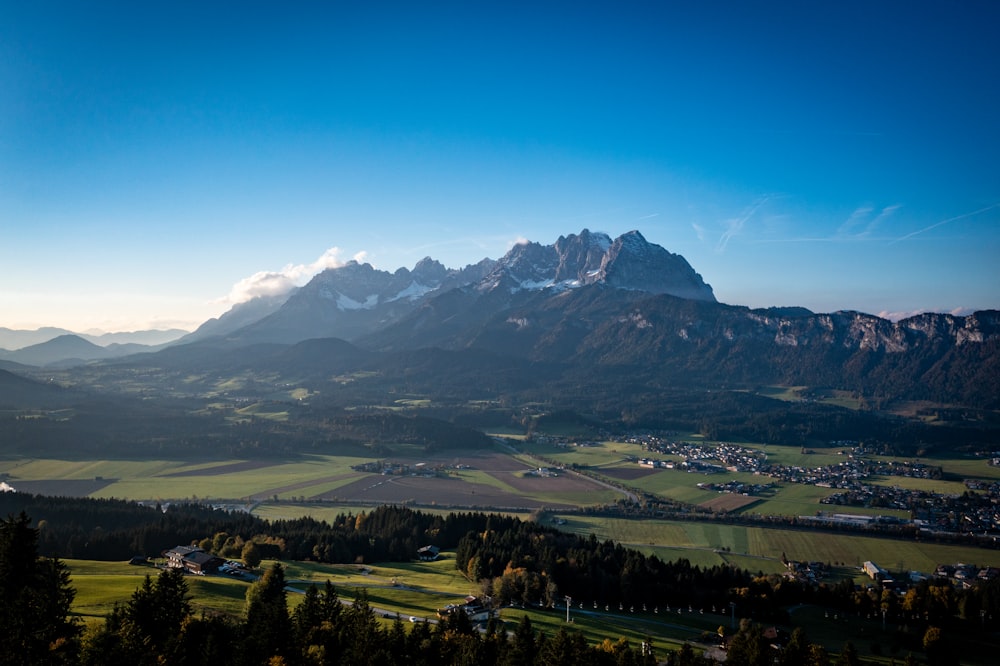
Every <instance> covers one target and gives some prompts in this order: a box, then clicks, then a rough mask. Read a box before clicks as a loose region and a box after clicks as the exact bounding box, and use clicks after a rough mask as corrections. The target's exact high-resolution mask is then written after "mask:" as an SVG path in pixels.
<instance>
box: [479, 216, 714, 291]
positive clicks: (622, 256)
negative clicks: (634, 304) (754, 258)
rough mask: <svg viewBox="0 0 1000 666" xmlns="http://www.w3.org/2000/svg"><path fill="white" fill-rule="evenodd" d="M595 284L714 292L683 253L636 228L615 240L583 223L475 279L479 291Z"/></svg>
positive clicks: (519, 249) (518, 250) (514, 253)
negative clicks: (576, 230)
mask: <svg viewBox="0 0 1000 666" xmlns="http://www.w3.org/2000/svg"><path fill="white" fill-rule="evenodd" d="M591 284H606V285H608V286H611V287H615V288H617V289H628V290H633V291H642V292H647V293H650V294H670V295H673V296H679V297H681V298H690V299H694V300H700V301H711V302H715V294H713V293H712V288H711V287H710V286H709V285H707V284H706V283H705V282H704V280H702V278H701V276H700V275H698V273H696V272H695V271H694V269H693V268H691V265H690V264H688V262H687V261H686V260H685V259H684V257H682V256H680V255H677V254H672V253H670V252H668V251H667V250H665V249H663V248H662V247H660V246H659V245H656V244H653V243H649V242H648V241H647V240H646V239H645V238H643V236H642V234H640V233H639V232H638V231H630V232H628V233H627V234H623V235H622V236H619V237H618V238H616V239H615V240H614V241H612V240H611V238H610V237H609V236H608V235H607V234H603V233H599V232H596V233H595V232H591V231H588V230H587V229H584V230H583V231H582V232H580V234H570V235H569V236H560V237H559V239H558V240H557V241H556V242H555V243H554V244H553V245H540V244H538V243H523V244H519V245H516V246H515V247H513V248H511V250H510V251H509V252H508V253H507V254H506V255H505V256H504V257H503V258H502V259H500V260H499V261H498V262H497V265H496V267H495V268H494V270H493V271H492V272H491V273H490V274H489V275H488V276H486V278H485V279H484V280H483V281H482V282H481V283H480V284H479V285H477V289H478V290H479V291H482V292H485V291H491V290H496V289H504V290H507V291H509V292H511V293H515V292H517V291H522V290H541V289H552V290H565V289H574V288H577V287H581V286H585V285H591Z"/></svg>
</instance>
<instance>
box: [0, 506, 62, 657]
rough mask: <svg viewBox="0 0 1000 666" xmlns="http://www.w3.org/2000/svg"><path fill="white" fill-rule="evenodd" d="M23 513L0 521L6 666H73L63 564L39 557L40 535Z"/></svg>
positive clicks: (0, 615)
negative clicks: (53, 665)
mask: <svg viewBox="0 0 1000 666" xmlns="http://www.w3.org/2000/svg"><path fill="white" fill-rule="evenodd" d="M30 523H31V519H30V518H28V516H27V514H25V513H24V512H21V514H20V515H19V516H17V517H16V518H15V517H13V516H11V517H9V518H7V519H5V520H0V599H2V600H3V603H0V645H2V646H3V648H2V651H3V658H4V659H5V663H7V664H11V665H12V666H18V665H20V664H24V665H26V666H27V665H29V664H61V663H72V662H73V661H74V660H75V658H76V655H77V652H78V648H79V643H78V639H79V635H80V631H81V629H80V626H79V624H77V623H76V622H75V621H74V620H72V619H71V618H70V617H69V612H70V605H71V604H72V603H73V598H74V596H75V594H76V592H75V590H74V589H73V587H72V586H71V585H70V582H69V572H68V571H67V569H66V565H65V564H63V563H62V562H60V561H59V560H50V559H44V558H39V557H38V530H37V529H35V528H32V527H31V526H30Z"/></svg>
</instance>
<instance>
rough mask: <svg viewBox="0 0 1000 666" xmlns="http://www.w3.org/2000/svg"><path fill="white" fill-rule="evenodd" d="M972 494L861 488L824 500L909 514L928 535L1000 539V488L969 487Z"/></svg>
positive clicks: (862, 486)
mask: <svg viewBox="0 0 1000 666" xmlns="http://www.w3.org/2000/svg"><path fill="white" fill-rule="evenodd" d="M966 487H968V488H970V492H965V493H961V494H944V493H935V492H931V491H928V490H916V489H910V488H899V487H895V486H876V485H872V484H858V485H857V486H856V487H854V488H851V489H849V490H845V491H843V492H840V493H836V494H834V495H831V496H829V497H827V498H825V499H823V500H822V502H823V503H825V504H834V505H840V506H862V507H868V508H889V509H900V510H905V511H909V513H910V518H911V519H912V521H913V522H914V523H915V524H916V525H918V526H919V527H920V529H921V530H922V531H923V532H925V533H928V534H942V535H944V534H973V535H977V536H985V537H991V536H992V537H993V538H994V539H1000V484H998V483H990V484H984V483H980V482H971V483H966Z"/></svg>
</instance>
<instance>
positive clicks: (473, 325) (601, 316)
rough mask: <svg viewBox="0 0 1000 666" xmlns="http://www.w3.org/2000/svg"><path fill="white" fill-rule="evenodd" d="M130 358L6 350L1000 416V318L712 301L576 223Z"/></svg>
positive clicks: (182, 365)
mask: <svg viewBox="0 0 1000 666" xmlns="http://www.w3.org/2000/svg"><path fill="white" fill-rule="evenodd" d="M69 337H71V336H69ZM95 350H100V351H99V352H98V351H95ZM135 351H136V349H135V348H134V347H128V348H125V347H122V348H117V349H115V350H113V351H108V350H107V349H106V348H100V347H96V346H95V345H92V344H91V343H90V342H86V341H83V340H71V339H68V337H67V336H62V337H60V338H58V339H56V340H51V341H49V342H46V343H42V345H35V346H34V347H33V348H30V349H26V350H18V351H16V352H8V353H5V354H4V355H3V356H4V358H7V359H9V360H10V361H18V360H19V358H20V359H21V361H19V362H25V363H29V364H32V365H47V364H49V363H56V364H60V365H72V366H74V368H75V369H74V370H72V371H70V374H71V375H72V376H73V378H72V380H71V381H70V383H74V384H77V385H82V384H88V383H91V384H100V385H102V386H106V387H111V388H113V387H114V386H115V385H119V384H121V383H122V379H123V378H128V380H129V382H136V381H139V378H143V377H146V378H149V381H148V382H147V385H146V388H151V389H154V390H155V389H157V388H158V386H157V385H156V383H157V382H159V384H160V386H162V384H163V383H164V382H166V381H172V384H171V385H170V391H171V392H172V393H176V394H187V395H204V394H206V393H208V392H210V391H213V390H215V384H213V383H211V382H215V383H219V382H222V381H223V380H222V379H221V378H220V375H222V374H228V375H230V376H232V375H234V374H237V373H249V374H253V376H254V377H255V378H260V377H267V378H268V380H271V379H272V378H274V379H277V380H279V381H284V382H307V383H308V384H309V388H315V389H316V390H317V391H318V392H319V393H320V394H322V395H330V394H333V393H336V392H337V391H338V390H340V389H341V388H343V387H345V386H349V388H350V390H351V391H353V392H355V393H356V394H357V395H360V396H363V399H365V398H367V396H368V395H370V394H374V393H379V394H381V395H386V394H392V393H397V394H398V393H406V392H407V391H409V390H419V391H424V392H426V391H427V388H428V386H430V387H431V388H432V393H433V394H434V396H435V397H437V396H439V395H445V396H452V397H454V396H465V397H467V398H469V399H486V400H488V399H494V398H496V397H498V396H504V397H505V398H509V399H510V400H512V401H519V400H525V399H532V400H534V399H535V397H534V395H532V396H528V395H526V394H524V393H522V392H523V391H525V390H529V391H534V393H535V394H537V393H543V394H547V395H549V396H553V398H554V399H555V400H559V398H560V395H561V394H562V393H563V392H564V391H565V390H566V389H567V387H570V388H571V389H572V390H577V389H578V390H579V392H580V393H581V394H583V395H588V394H598V393H601V392H602V391H604V389H603V388H602V387H604V386H606V385H607V384H608V382H609V381H611V382H620V381H621V380H623V379H624V378H628V381H629V384H630V386H632V387H635V388H636V389H637V390H639V391H640V392H642V391H646V392H647V393H650V394H655V393H656V392H659V391H662V390H663V389H664V388H665V387H680V388H684V389H695V390H705V389H710V390H720V389H725V390H730V389H736V390H748V389H749V390H753V389H755V388H757V387H759V386H761V385H771V384H778V385H784V386H789V385H792V386H808V387H824V388H828V389H831V390H839V391H847V392H850V393H851V394H852V395H853V396H854V397H855V398H857V399H860V400H862V401H863V403H864V406H865V407H866V408H873V409H880V408H882V407H883V406H884V405H886V404H888V403H889V402H891V401H893V400H924V401H933V402H936V403H940V404H948V405H952V406H958V407H973V408H977V409H987V410H990V409H996V408H997V407H998V406H1000V312H997V311H995V310H988V311H981V312H976V313H974V314H971V315H969V316H964V317H962V316H955V315H950V314H931V313H928V314H921V315H917V316H914V317H910V318H907V319H903V320H901V321H898V322H892V321H889V320H886V319H882V318H880V317H877V316H873V315H869V314H864V313H861V312H853V311H840V312H834V313H825V314H817V313H813V312H810V311H808V310H806V309H804V308H801V307H795V306H794V305H790V306H782V307H773V308H765V309H751V308H748V307H743V306H740V305H731V304H724V303H719V302H718V301H717V299H716V297H715V295H714V293H713V291H712V288H711V286H709V284H708V283H706V281H705V280H704V279H703V278H702V277H701V275H699V274H698V273H697V272H696V271H695V270H694V269H693V268H692V267H691V265H690V264H689V263H688V262H687V261H686V260H685V259H684V258H683V257H681V256H680V255H677V254H673V253H671V252H669V251H668V250H666V249H664V248H663V247H660V246H659V245H656V244H654V243H650V242H648V241H647V240H646V239H645V238H644V237H643V236H642V234H641V233H639V232H638V231H631V232H629V233H626V234H624V235H622V236H619V237H618V238H615V239H612V238H610V237H609V236H608V235H606V234H603V233H599V232H591V231H588V230H586V229H585V230H583V231H581V232H580V233H579V234H570V235H568V236H562V237H560V238H558V239H557V240H556V241H555V243H553V244H551V245H543V244H540V243H536V242H525V243H521V244H518V245H515V246H514V247H512V248H511V249H510V251H509V252H508V253H507V254H506V255H505V256H503V257H501V258H500V259H499V260H492V259H483V260H482V261H480V262H478V263H475V264H472V265H469V266H466V267H464V268H461V269H450V268H446V267H444V266H443V265H441V264H440V263H439V262H437V261H435V260H433V259H431V258H426V259H423V260H421V261H420V262H418V263H417V264H416V265H415V266H414V267H413V269H412V270H410V269H407V268H400V269H398V270H396V271H395V272H389V271H383V270H378V269H375V268H373V267H372V266H371V265H369V264H363V263H357V262H348V263H347V264H345V265H343V266H340V267H337V268H330V269H327V270H325V271H323V272H322V273H320V274H318V275H316V276H315V277H314V278H313V279H312V280H311V281H310V282H309V283H308V284H306V285H305V286H303V287H301V288H299V289H296V290H293V291H292V292H289V293H287V294H283V295H281V296H278V297H275V296H269V297H266V298H263V297H262V298H258V299H254V300H251V301H248V302H246V303H241V304H239V305H237V306H235V307H234V308H233V309H232V310H231V311H229V312H227V313H226V314H225V315H223V316H221V317H219V318H218V319H215V320H211V321H209V322H206V323H205V324H204V325H203V326H202V327H201V328H199V329H198V330H197V331H195V332H194V333H192V334H190V335H189V336H186V337H185V338H182V339H181V340H179V341H177V342H175V343H173V344H172V345H170V346H168V347H167V348H165V349H160V350H159V351H155V350H153V349H150V352H151V353H145V354H137V353H134V352H135ZM153 352H155V353H153ZM126 353H128V355H124V354H126ZM60 354H61V356H60ZM67 354H68V355H69V357H67V356H66V355H67ZM18 355H20V356H18ZM123 355H124V356H123ZM111 356H114V358H111ZM88 360H89V361H90V364H89V365H84V363H86V362H87V361H88ZM22 367H23V366H16V367H15V366H11V368H12V369H15V371H17V370H18V369H19V368H22ZM28 374H31V373H30V372H28ZM36 374H37V373H36ZM428 378H431V379H428ZM272 385H273V384H272ZM258 386H260V384H255V385H254V387H255V388H256V387H258ZM340 392H341V393H343V392H344V391H342V390H341V391H340ZM604 392H606V391H604ZM255 395H256V393H254V392H251V393H250V397H254V396H255ZM53 399H54V398H53ZM587 407H588V406H586V405H585V406H584V408H587ZM624 407H628V406H627V405H619V408H620V409H621V408H624ZM977 418H978V417H977Z"/></svg>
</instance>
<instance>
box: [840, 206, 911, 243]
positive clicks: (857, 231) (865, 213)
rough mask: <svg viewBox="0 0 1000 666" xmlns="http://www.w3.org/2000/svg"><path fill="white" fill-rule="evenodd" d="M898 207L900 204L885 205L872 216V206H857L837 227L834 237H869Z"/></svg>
mask: <svg viewBox="0 0 1000 666" xmlns="http://www.w3.org/2000/svg"><path fill="white" fill-rule="evenodd" d="M900 208H902V206H901V205H900V204H894V205H892V206H886V207H884V208H883V209H882V210H880V211H879V212H878V213H877V214H876V215H874V216H872V213H874V212H875V207H874V206H871V205H864V206H859V207H857V208H856V209H854V212H853V213H851V215H850V217H848V218H847V220H846V221H845V222H844V223H843V224H842V225H840V228H839V229H837V234H836V237H837V238H838V239H841V240H848V239H854V240H863V239H870V238H872V234H873V233H874V232H875V231H876V230H877V229H878V228H879V226H880V225H881V224H882V223H883V222H884V221H885V220H886V219H888V218H889V217H891V216H892V215H893V214H894V213H895V212H896V211H897V210H899V209H900Z"/></svg>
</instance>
